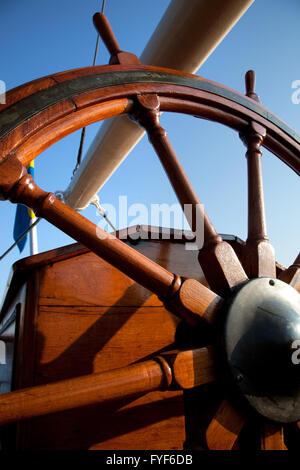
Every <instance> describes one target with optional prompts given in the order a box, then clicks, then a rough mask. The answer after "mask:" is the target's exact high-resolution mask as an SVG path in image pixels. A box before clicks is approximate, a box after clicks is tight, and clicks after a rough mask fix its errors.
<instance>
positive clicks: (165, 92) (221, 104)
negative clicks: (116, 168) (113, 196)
mask: <svg viewBox="0 0 300 470" xmlns="http://www.w3.org/2000/svg"><path fill="white" fill-rule="evenodd" d="M113 69H114V71H115V72H122V71H127V70H128V71H129V72H130V73H131V74H132V73H133V74H134V73H136V72H138V71H147V70H148V71H149V72H153V73H158V74H159V73H162V74H171V75H170V77H171V78H172V77H173V78H174V77H178V80H179V82H180V80H186V83H187V86H182V85H180V84H179V83H178V84H177V83H174V80H173V79H172V80H171V81H170V83H168V84H164V83H136V84H132V85H131V84H130V83H128V84H126V85H123V86H119V89H118V87H117V86H115V87H111V89H109V88H107V89H105V87H104V89H103V88H102V90H100V91H96V92H95V91H94V90H90V91H88V90H86V91H82V92H81V94H78V97H79V96H81V97H84V96H85V97H86V103H85V106H90V105H92V104H93V95H92V94H93V93H94V95H95V98H96V102H101V101H102V102H103V101H104V100H113V99H116V100H118V99H123V98H125V97H126V96H129V95H132V94H142V93H157V94H159V95H162V99H161V110H162V111H164V110H167V108H168V105H169V104H170V105H171V103H172V106H173V110H175V108H174V106H176V108H177V111H179V112H187V113H189V109H188V108H189V104H188V103H190V104H192V105H193V107H194V108H195V106H196V103H197V101H199V100H200V101H202V100H204V101H205V104H206V106H209V107H211V108H212V109H216V108H219V109H220V111H219V116H218V119H219V120H220V121H222V122H223V123H224V124H227V122H228V124H230V125H232V124H234V123H235V125H237V126H239V127H237V128H236V130H238V131H240V130H243V128H244V126H245V124H244V123H245V122H246V123H247V122H249V120H250V119H255V120H256V121H257V122H259V123H260V124H262V125H265V126H266V128H267V129H268V135H267V137H266V141H265V142H264V145H265V146H266V147H267V148H269V149H270V150H271V151H272V150H273V151H274V153H275V154H277V155H278V156H279V158H281V159H283V160H284V161H286V163H287V164H289V165H290V166H291V167H292V168H293V169H294V170H295V171H298V172H299V143H298V142H297V141H296V140H295V139H294V138H293V137H294V136H296V134H294V133H293V132H292V131H288V130H287V128H286V127H285V125H284V124H282V128H280V127H278V126H277V125H276V124H275V123H279V120H278V119H277V118H276V119H275V118H274V122H272V121H270V120H267V119H266V117H268V118H270V117H271V116H272V115H271V113H269V112H268V113H267V112H266V111H265V109H264V108H263V107H262V106H260V105H258V104H257V103H256V104H255V111H254V107H253V106H254V105H253V100H251V99H249V98H247V97H244V96H243V95H240V94H239V93H236V92H233V91H232V90H229V89H227V88H226V87H222V86H220V85H217V84H214V83H213V82H210V81H208V80H204V79H202V78H199V77H197V78H196V77H194V76H192V75H189V74H184V73H179V72H176V71H175V72H174V71H172V70H168V69H159V68H157V67H146V66H142V65H137V66H130V65H128V66H126V67H125V66H121V65H119V66H118V65H116V66H114V68H113ZM110 71H111V68H110V67H109V66H102V67H87V68H85V69H79V70H74V71H70V72H63V73H59V74H55V75H53V76H51V77H46V79H50V80H51V79H52V80H53V81H54V82H55V83H66V82H67V81H68V80H70V79H75V78H80V77H91V76H92V75H93V74H94V73H103V74H106V73H109V72H110ZM115 76H117V75H115ZM132 79H133V80H134V78H133V76H132ZM166 80H167V78H166ZM176 80H177V78H176ZM188 80H195V88H191V87H189V86H188V83H189V82H188ZM40 82H41V80H40V81H39V83H37V84H35V83H34V82H33V83H32V84H31V85H30V87H28V86H27V88H26V86H24V95H25V96H26V99H29V98H30V96H32V93H33V92H34V90H35V89H36V91H37V92H38V93H39V92H41V91H40V89H39V87H40ZM51 84H52V86H51ZM99 84H100V87H101V86H103V85H102V84H101V82H99ZM47 85H50V86H48V88H45V89H44V90H42V93H46V92H47V90H50V89H52V88H53V86H55V85H54V84H53V83H52V82H50V83H49V82H47ZM47 85H46V86H47ZM199 87H200V88H201V87H202V88H203V89H202V90H201V89H197V88H199ZM206 89H207V90H209V89H211V90H214V91H213V93H211V92H209V91H206ZM218 90H219V91H220V95H219V96H218ZM16 93H17V97H18V99H19V100H20V96H21V94H22V87H21V88H19V89H18V90H17V92H16ZM89 93H91V96H89ZM95 93H96V94H95ZM13 94H14V92H13V91H12V92H11V95H13ZM170 94H171V95H172V96H171V97H170V99H169V95H170ZM227 95H228V97H230V99H228V98H226V97H225V96H227ZM235 97H236V99H237V101H234V99H235ZM174 99H177V100H178V101H177V104H176V103H174ZM182 99H183V100H186V101H187V102H188V103H187V106H186V105H185V104H184V103H181V100H182ZM11 100H12V102H13V101H16V100H15V99H14V98H13V97H12V98H11ZM232 100H233V101H232ZM247 100H248V101H247ZM72 101H73V102H74V103H75V104H76V97H75V95H73V96H72ZM239 102H241V103H243V104H240V103H239ZM16 103H17V101H16V102H15V103H14V104H13V106H16ZM94 103H95V101H94ZM199 104H200V108H201V105H202V103H201V102H200V103H199ZM3 106H4V105H3ZM10 108H11V107H8V108H6V109H10ZM200 108H199V110H198V112H199V113H200V114H201V109H200ZM1 109H4V108H1V105H0V111H1ZM49 109H50V108H49ZM224 110H225V113H223V112H224ZM4 111H5V109H4ZM195 111H196V110H195V109H193V110H192V111H191V112H192V113H193V114H195ZM77 112H78V111H77ZM260 113H261V114H260ZM196 114H197V112H196ZM75 115H76V112H74V113H73V112H72V113H71V115H70V116H73V117H71V121H72V119H73V118H75ZM232 115H234V116H236V117H238V118H239V119H240V118H242V119H244V121H243V124H242V123H241V122H240V121H234V120H232V119H231V118H230V116H232ZM49 116H51V120H52V121H53V119H54V120H55V119H58V116H56V113H55V112H54V111H53V112H52V111H51V110H50V111H49ZM55 116H56V117H55ZM86 118H87V116H86V115H82V118H80V117H79V119H78V118H76V123H72V125H71V121H70V120H68V121H67V122H66V123H64V121H62V122H61V125H62V126H63V127H65V128H66V132H71V131H73V130H75V129H76V128H80V127H82V126H83V125H85V122H84V121H85V119H86ZM31 119H32V120H33V121H32V122H34V120H35V119H36V117H35V116H33V117H32V118H31ZM31 119H28V118H27V124H28V126H29V127H27V132H29V131H30V129H31V128H32V129H34V127H35V126H34V124H33V125H32V126H31V124H30V123H31ZM46 124H47V123H46V122H45V123H44V125H45V126H46V127H47V125H46ZM240 125H242V128H241V127H240ZM67 128H69V129H70V130H69V131H68V130H67ZM41 132H42V130H40V131H39V133H41ZM55 132H58V134H60V133H61V132H62V131H61V130H60V131H58V130H55V131H53V132H52V137H51V138H52V139H53V133H55ZM288 132H289V133H290V135H289V133H288ZM45 135H47V132H46V134H45ZM61 135H62V134H61ZM291 136H293V137H291ZM25 138H26V134H24V135H23V141H24V139H25ZM49 138H50V135H49V134H48V137H47V139H49ZM58 138H60V137H58ZM4 139H5V140H6V143H4V141H3V145H4V147H5V148H6V149H7V150H8V148H9V147H12V146H14V144H15V142H16V141H17V140H18V139H17V138H16V137H15V136H14V131H13V130H12V131H11V132H10V133H9V134H8V135H7V137H5V138H4ZM47 139H45V138H44V140H47ZM50 143H51V142H50ZM282 143H284V146H285V147H286V148H283V146H282ZM18 145H21V141H19V140H18ZM40 145H41V144H40ZM31 146H33V143H32V144H31ZM41 150H42V149H41V148H40V149H38V148H37V146H36V149H34V148H33V147H32V151H33V154H34V155H35V156H36V155H37V154H38V153H39V152H40V151H41ZM20 152H21V149H20ZM21 153H22V152H21ZM21 153H19V158H21V159H22V161H23V162H24V163H26V159H27V160H28V158H29V156H28V157H25V156H24V157H22V156H21ZM4 156H5V154H2V158H3V157H4ZM27 163H28V161H27Z"/></svg>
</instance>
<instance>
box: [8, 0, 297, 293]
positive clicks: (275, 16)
mask: <svg viewBox="0 0 300 470" xmlns="http://www.w3.org/2000/svg"><path fill="white" fill-rule="evenodd" d="M184 1H188V0H184ZM101 4H102V1H101V2H100V1H96V0H86V1H84V2H83V1H82V0H51V2H47V3H46V2H42V1H40V0H26V1H25V0H2V1H1V4H0V17H1V28H0V40H1V71H0V79H1V80H4V81H5V82H6V85H7V89H11V88H14V87H16V86H18V85H20V84H22V83H25V82H27V81H30V80H33V79H36V78H39V77H42V76H45V75H48V74H51V73H55V72H60V71H63V70H68V69H73V68H77V67H84V66H87V65H91V63H92V60H93V54H94V47H95V41H96V32H95V30H94V27H93V25H92V15H93V13H94V12H95V11H99V10H100V9H101ZM168 4H169V0H153V1H152V2H149V1H146V0H127V1H125V0H107V1H106V9H105V13H106V15H107V17H108V18H109V20H110V22H111V24H112V26H113V29H114V31H115V34H116V36H117V38H118V41H119V43H120V45H121V47H122V48H123V49H124V50H128V51H131V52H134V53H135V54H137V55H140V54H141V52H142V51H143V49H144V46H145V45H146V43H147V41H148V39H149V38H150V36H151V34H152V31H153V30H154V28H155V26H156V25H157V23H158V22H159V20H160V18H161V16H162V15H163V13H164V11H165V9H166V8H167V6H168ZM299 17H300V2H299V0H256V1H255V2H254V4H253V5H252V6H251V7H250V9H249V10H248V11H247V12H246V14H245V15H244V16H243V18H242V19H241V20H240V21H239V22H238V24H237V25H236V26H235V27H234V28H233V30H232V31H231V32H230V33H229V34H228V36H227V37H226V38H225V39H224V41H223V42H222V43H221V44H220V45H219V46H218V48H217V49H216V50H215V51H214V53H213V54H212V55H211V56H210V57H209V59H208V60H207V61H206V63H205V64H204V65H203V66H202V67H201V69H200V70H199V71H198V72H197V74H198V75H201V76H203V77H205V78H208V79H211V80H214V81H216V82H219V83H222V84H224V85H226V86H228V87H230V88H233V89H236V90H237V91H239V92H244V74H245V72H246V71H247V70H248V69H250V68H251V69H254V70H255V71H256V73H257V86H256V88H257V93H258V94H259V95H260V97H261V101H262V103H263V105H264V106H265V107H267V108H269V109H270V110H271V111H272V112H273V113H275V114H277V115H278V116H279V117H280V118H281V119H283V120H284V121H286V122H287V123H288V124H289V125H290V126H291V127H293V128H294V129H295V130H296V131H298V132H300V104H298V105H297V104H293V102H292V99H291V96H292V93H293V91H294V90H293V89H292V82H293V81H295V80H300V63H299V44H300V29H299ZM107 61H108V54H107V52H106V50H105V49H104V46H103V45H102V44H101V43H100V48H99V55H98V60H97V64H104V63H107ZM162 124H163V126H164V127H165V128H166V129H167V130H168V132H169V137H170V140H171V142H172V144H173V146H174V148H175V150H176V152H177V155H178V156H179V158H180V159H181V162H182V164H183V166H184V168H185V170H186V172H187V174H188V176H189V177H190V179H191V181H192V183H193V185H194V187H195V189H196V191H197V193H198V195H199V197H200V199H201V201H202V202H203V203H204V205H205V208H206V210H207V212H208V214H209V216H210V218H211V219H212V221H213V223H214V224H215V226H216V228H217V230H218V231H219V232H220V233H229V234H234V235H237V236H239V237H241V238H242V239H245V237H246V234H247V193H246V188H247V181H246V160H245V157H244V155H245V148H244V147H243V145H242V143H241V142H240V141H239V138H238V136H237V135H236V133H234V132H232V131H231V130H229V129H227V128H225V127H222V126H220V125H217V124H213V123H210V122H207V121H202V120H198V119H194V118H191V117H184V116H179V115H166V114H164V115H163V116H162ZM98 127H99V124H94V125H92V126H90V127H89V128H88V130H87V138H86V143H85V149H87V147H88V145H89V143H90V142H91V140H92V138H93V136H94V135H95V132H96V131H97V129H98ZM79 139H80V132H76V133H74V134H72V135H71V136H69V137H67V138H65V139H63V140H62V141H60V142H59V143H57V144H55V145H54V146H52V147H51V148H49V149H48V150H46V151H45V152H44V153H43V154H42V155H40V156H39V157H38V158H37V159H36V161H35V163H36V181H37V183H38V184H39V186H40V187H42V188H43V189H45V190H49V191H56V190H59V189H60V190H63V189H65V188H66V187H67V186H68V184H69V182H70V178H71V175H72V170H73V168H74V165H75V160H76V155H77V150H78V144H79ZM263 176H264V188H265V201H266V212H267V227H268V235H269V237H270V239H271V242H272V244H273V246H274V247H275V250H276V254H277V260H278V261H279V262H280V263H282V264H284V265H289V264H290V263H291V262H292V261H293V259H294V258H295V257H296V255H297V253H298V251H299V239H300V222H299V220H300V218H299V199H300V189H299V181H298V177H297V176H296V175H295V173H294V172H293V171H292V170H290V169H289V168H288V167H286V166H285V165H284V164H282V163H281V161H279V160H278V159H277V158H276V157H274V156H272V155H271V154H269V153H268V152H267V151H266V150H264V151H263ZM119 195H126V196H127V198H128V205H130V204H133V203H143V204H146V205H147V207H149V209H150V205H151V204H154V203H164V202H166V203H169V204H172V203H175V202H176V197H175V195H174V194H173V191H172V188H171V187H170V185H169V183H168V180H167V178H166V176H165V175H164V173H163V170H162V169H161V166H160V163H159V162H158V159H157V157H156V156H155V154H154V152H153V150H152V149H151V147H150V145H149V144H148V142H147V139H146V138H144V139H143V140H142V141H141V142H140V143H139V144H138V145H137V147H136V148H135V149H134V151H133V152H132V154H131V155H130V156H129V157H128V158H127V159H126V161H125V162H124V163H123V164H122V165H121V166H120V167H119V169H118V170H117V171H116V173H115V174H114V175H113V177H112V178H111V179H110V181H109V182H108V183H106V184H105V186H104V187H103V189H102V190H101V193H100V199H101V202H102V203H110V204H114V205H116V206H117V204H118V197H119ZM14 214H15V207H14V206H13V205H12V204H11V203H8V202H1V206H0V216H1V220H2V221H4V220H5V224H2V227H1V253H2V252H3V251H5V249H6V248H8V246H10V244H11V243H12V242H13V239H12V232H13V223H14ZM84 215H86V216H87V217H89V218H90V219H91V220H92V221H94V222H96V223H98V221H99V217H97V216H96V214H95V209H94V208H92V207H90V208H88V209H86V210H85V211H84ZM129 225H130V218H129ZM38 237H39V247H40V251H45V250H48V249H52V248H54V247H57V246H62V245H66V244H69V243H72V240H71V239H70V238H69V237H67V236H66V235H64V234H63V233H62V232H60V231H58V230H57V229H55V228H53V227H52V226H50V224H48V223H47V222H46V221H42V222H41V223H40V225H39V227H38ZM28 254H29V251H28V246H27V247H26V248H25V250H24V252H23V253H22V255H21V256H22V257H23V256H27V255H28ZM19 258H20V255H19V252H18V250H17V249H14V251H13V252H11V254H9V255H8V256H7V257H6V258H5V260H3V261H1V262H0V273H1V277H0V299H1V296H2V293H3V291H4V288H5V285H6V280H7V277H8V274H9V271H10V267H11V265H12V264H13V263H14V262H15V261H16V260H18V259H19Z"/></svg>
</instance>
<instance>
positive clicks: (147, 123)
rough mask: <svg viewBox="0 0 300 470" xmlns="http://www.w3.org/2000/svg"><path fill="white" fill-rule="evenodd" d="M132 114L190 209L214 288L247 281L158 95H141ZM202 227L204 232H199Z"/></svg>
mask: <svg viewBox="0 0 300 470" xmlns="http://www.w3.org/2000/svg"><path fill="white" fill-rule="evenodd" d="M131 117H132V119H134V120H135V121H136V122H138V123H139V124H140V126H142V127H143V128H144V129H145V130H146V131H147V134H148V138H149V141H150V142H151V144H152V145H153V147H154V149H155V151H156V153H157V155H158V157H159V159H160V161H161V163H162V165H163V168H164V170H165V172H166V174H167V176H168V178H169V181H170V183H171V185H172V186H173V189H174V191H175V193H176V195H177V198H178V200H179V202H180V204H181V207H182V209H183V210H184V211H185V209H186V207H187V206H189V207H190V208H191V210H190V211H185V215H186V218H187V221H188V223H189V225H190V227H191V229H192V230H193V231H194V232H196V239H198V240H200V242H201V241H202V244H201V245H200V246H199V247H198V248H199V249H200V251H199V262H200V264H201V267H202V270H203V272H204V275H205V277H206V280H207V281H208V283H209V285H210V287H211V289H212V290H213V291H214V292H216V293H218V294H221V295H222V294H224V293H226V292H227V291H228V290H230V289H231V288H232V287H234V286H236V285H237V284H239V283H240V282H243V281H245V280H247V276H246V273H245V272H244V269H243V268H242V266H241V264H240V262H239V260H238V258H237V256H236V254H235V252H234V250H233V249H232V247H231V246H230V245H229V244H228V243H226V242H224V241H223V240H222V237H221V236H220V235H219V234H218V233H217V231H216V229H215V228H214V226H213V224H212V222H211V220H210V218H209V217H208V215H207V214H206V212H205V210H204V208H203V205H202V204H201V202H200V200H199V198H198V196H197V194H196V192H195V190H194V188H193V186H192V184H191V182H190V180H189V178H188V177H187V175H186V173H185V171H184V169H183V167H182V165H181V163H180V161H179V159H178V158H177V155H176V153H175V151H174V149H173V148H172V145H171V143H170V141H169V138H168V134H167V131H166V130H165V129H163V128H162V127H161V125H160V102H159V98H158V96H157V95H155V94H148V95H138V96H137V97H136V106H135V107H134V108H133V111H132V113H131ZM202 224H203V225H202ZM202 227H203V233H202V232H201V231H200V230H201V229H202ZM199 229H200V230H199ZM199 232H200V233H199ZM202 246H203V249H202ZM229 260H230V262H229Z"/></svg>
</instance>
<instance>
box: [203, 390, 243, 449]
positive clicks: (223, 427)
mask: <svg viewBox="0 0 300 470" xmlns="http://www.w3.org/2000/svg"><path fill="white" fill-rule="evenodd" d="M244 423H245V417H244V416H243V414H241V412H240V411H239V410H237V409H236V408H234V407H233V406H232V405H231V403H230V402H229V401H228V400H227V399H225V400H224V401H223V402H222V403H221V405H220V406H219V408H218V410H217V412H216V414H215V416H214V418H213V420H212V421H211V423H210V425H209V426H208V428H207V431H206V442H207V445H208V448H209V449H210V450H231V449H232V448H233V447H234V445H235V443H236V441H237V439H238V437H239V434H240V432H241V430H242V428H243V426H244Z"/></svg>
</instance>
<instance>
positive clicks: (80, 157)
mask: <svg viewBox="0 0 300 470" xmlns="http://www.w3.org/2000/svg"><path fill="white" fill-rule="evenodd" d="M105 2H106V0H103V1H102V9H101V13H104V8H105ZM99 38H100V34H98V35H97V41H96V47H95V53H94V60H93V67H94V66H95V64H96V60H97V55H98V48H99ZM85 129H86V128H85V127H83V128H82V131H81V137H80V143H79V149H78V154H77V162H76V166H75V168H74V170H73V176H74V175H75V173H76V171H77V170H78V168H79V166H80V164H81V161H82V152H83V144H84V140H85Z"/></svg>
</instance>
